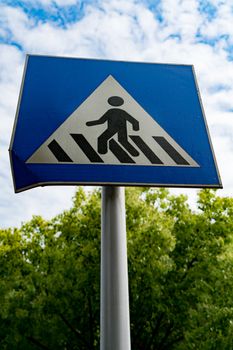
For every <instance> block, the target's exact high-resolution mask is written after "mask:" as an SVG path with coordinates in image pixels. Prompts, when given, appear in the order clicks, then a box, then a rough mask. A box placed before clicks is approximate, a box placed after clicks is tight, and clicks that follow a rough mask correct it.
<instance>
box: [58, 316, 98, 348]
mask: <svg viewBox="0 0 233 350" xmlns="http://www.w3.org/2000/svg"><path fill="white" fill-rule="evenodd" d="M59 316H60V318H61V319H62V321H63V322H64V323H65V325H66V326H67V327H68V328H69V329H70V330H71V331H72V332H73V333H74V334H75V335H76V337H77V338H78V339H79V340H80V341H81V342H82V343H83V344H84V345H85V346H86V347H87V349H89V350H92V348H91V347H90V344H89V343H88V342H87V341H86V339H85V338H83V336H82V335H81V332H80V331H79V330H78V329H76V328H74V327H73V325H72V324H71V323H70V322H69V321H68V320H67V319H66V318H65V317H64V316H63V315H62V314H59Z"/></svg>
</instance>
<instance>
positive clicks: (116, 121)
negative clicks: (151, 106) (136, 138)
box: [86, 96, 139, 157]
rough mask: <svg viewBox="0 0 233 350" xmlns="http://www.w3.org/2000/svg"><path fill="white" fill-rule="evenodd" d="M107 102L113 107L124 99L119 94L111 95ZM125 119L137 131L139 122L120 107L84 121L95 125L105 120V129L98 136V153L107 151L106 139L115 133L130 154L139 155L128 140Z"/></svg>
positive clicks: (119, 104)
mask: <svg viewBox="0 0 233 350" xmlns="http://www.w3.org/2000/svg"><path fill="white" fill-rule="evenodd" d="M108 103H109V104H110V105H111V106H113V107H119V106H122V105H123V104H124V100H123V98H121V97H120V96H111V97H109V99H108ZM127 121H128V122H129V123H131V124H132V127H133V130H134V131H139V122H138V121H137V120H136V119H135V118H133V117H132V116H131V115H130V114H129V113H127V112H126V111H125V110H124V109H121V108H110V109H109V110H108V111H107V112H106V113H104V115H103V116H102V117H100V119H97V120H92V121H88V122H87V123H86V125H87V126H95V125H99V124H104V123H105V122H107V125H108V127H107V129H106V130H105V131H104V132H103V133H102V134H101V135H100V136H99V137H98V152H99V153H100V154H106V153H107V152H108V141H109V140H110V139H111V138H112V137H113V136H114V135H115V134H117V136H118V141H119V143H120V144H121V145H122V146H123V147H124V148H125V149H126V150H127V151H128V152H129V153H130V154H131V155H132V156H134V157H136V156H139V152H138V151H137V150H136V149H135V148H134V147H133V146H132V145H131V144H130V143H129V141H128V134H127Z"/></svg>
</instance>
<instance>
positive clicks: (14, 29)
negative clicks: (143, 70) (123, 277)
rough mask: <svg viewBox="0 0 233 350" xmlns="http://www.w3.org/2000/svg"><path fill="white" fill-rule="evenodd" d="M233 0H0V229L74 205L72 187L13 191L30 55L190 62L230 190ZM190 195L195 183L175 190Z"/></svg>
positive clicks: (229, 191)
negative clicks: (15, 136) (16, 131)
mask: <svg viewBox="0 0 233 350" xmlns="http://www.w3.org/2000/svg"><path fill="white" fill-rule="evenodd" d="M232 23H233V2H232V0H226V1H224V0H209V1H208V0H86V1H81V0H80V1H77V0H24V1H18V0H0V188H1V190H0V227H1V228H7V227H13V226H14V227H19V226H20V225H21V224H22V223H23V222H26V221H28V220H30V219H31V218H32V215H42V216H43V217H44V218H46V219H50V218H52V217H53V216H55V215H57V214H58V213H60V212H62V211H63V210H65V209H69V208H70V207H71V205H72V197H73V196H74V193H75V187H72V186H70V187H68V186H51V187H44V188H34V189H31V190H28V191H25V192H21V193H18V194H15V193H14V189H13V182H12V176H11V170H10V163H9V155H8V148H9V144H10V139H11V134H12V128H13V123H14V118H15V114H16V107H17V102H18V97H19V91H20V85H21V80H22V75H23V68H24V63H25V56H26V54H40V55H53V56H65V57H84V58H97V59H110V60H124V61H140V62H154V63H176V64H193V65H194V68H195V72H196V76H197V81H198V86H199V88H200V93H201V98H202V103H203V106H204V111H205V115H206V119H207V124H208V127H209V132H210V136H211V140H212V144H213V149H214V152H215V156H216V159H217V164H218V168H219V172H220V175H221V179H222V183H223V187H224V188H223V189H222V190H219V191H218V193H219V195H224V196H233V25H232ZM173 191H174V193H185V194H187V195H188V196H189V198H190V201H192V200H194V199H193V198H196V197H195V196H196V190H194V189H176V190H173Z"/></svg>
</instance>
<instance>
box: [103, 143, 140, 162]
mask: <svg viewBox="0 0 233 350" xmlns="http://www.w3.org/2000/svg"><path fill="white" fill-rule="evenodd" d="M109 149H110V150H111V152H112V153H113V154H114V155H115V157H116V158H117V159H118V160H119V161H120V162H121V163H123V164H127V163H130V164H135V161H134V160H133V159H132V158H131V157H130V156H129V155H128V153H126V152H125V151H124V150H123V148H121V146H120V145H119V144H118V143H117V142H116V141H115V140H114V139H111V140H110V141H109Z"/></svg>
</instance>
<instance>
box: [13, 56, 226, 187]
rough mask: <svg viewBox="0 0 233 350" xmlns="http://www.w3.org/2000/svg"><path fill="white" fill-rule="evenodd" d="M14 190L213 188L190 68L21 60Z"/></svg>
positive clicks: (213, 169)
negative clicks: (59, 187) (68, 186)
mask: <svg viewBox="0 0 233 350" xmlns="http://www.w3.org/2000/svg"><path fill="white" fill-rule="evenodd" d="M22 85H23V86H22V89H21V93H20V98H19V105H18V110H17V114H16V121H15V127H14V130H13V134H12V141H11V145H10V158H11V165H12V172H13V178H14V185H15V191H16V192H20V191H23V190H26V189H29V188H32V187H35V186H40V185H42V186H43V185H53V184H58V185H59V184H83V185H123V186H125V185H132V186H137V185H141V186H171V187H172V186H176V187H221V181H220V177H219V174H218V170H217V166H216V162H215V158H214V155H213V150H212V146H211V141H210V137H209V134H208V129H207V125H206V121H205V117H204V113H203V109H202V106H201V102H200V98H199V94H198V90H197V86H196V80H195V76H194V70H193V67H192V66H189V65H186V66H184V65H171V64H152V63H137V62H120V61H106V60H89V59H75V58H61V57H47V56H34V55H33V56H31V55H30V56H27V60H26V65H25V72H24V78H23V84H22Z"/></svg>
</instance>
